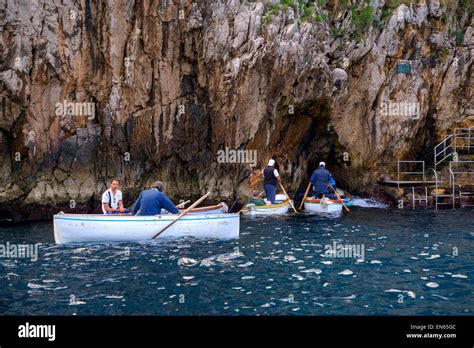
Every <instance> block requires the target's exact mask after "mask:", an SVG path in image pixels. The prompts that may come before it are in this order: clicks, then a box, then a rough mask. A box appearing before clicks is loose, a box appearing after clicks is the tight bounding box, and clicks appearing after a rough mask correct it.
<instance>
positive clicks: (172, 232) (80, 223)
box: [53, 213, 240, 244]
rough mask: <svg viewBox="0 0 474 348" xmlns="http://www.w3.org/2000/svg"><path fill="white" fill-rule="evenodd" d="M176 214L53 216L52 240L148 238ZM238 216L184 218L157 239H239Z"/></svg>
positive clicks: (209, 215)
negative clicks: (186, 237)
mask: <svg viewBox="0 0 474 348" xmlns="http://www.w3.org/2000/svg"><path fill="white" fill-rule="evenodd" d="M176 218H177V215H155V216H131V215H122V216H120V215H96V214H64V213H60V214H56V215H54V218H53V220H54V239H55V241H56V243H58V244H64V243H82V242H126V241H140V240H147V239H151V238H152V237H153V236H154V235H155V234H156V233H158V232H159V231H161V229H162V228H164V227H165V226H167V225H168V224H169V223H170V222H171V221H173V220H174V219H176ZM239 228H240V216H239V214H202V215H185V216H183V217H182V218H181V219H179V220H178V221H177V222H176V223H175V224H173V225H172V226H171V227H170V228H168V229H167V230H166V231H165V232H163V233H162V234H160V235H159V236H158V237H157V238H160V239H162V238H179V237H185V236H190V237H195V238H218V239H231V238H238V237H239Z"/></svg>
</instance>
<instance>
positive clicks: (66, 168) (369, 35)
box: [0, 0, 474, 210]
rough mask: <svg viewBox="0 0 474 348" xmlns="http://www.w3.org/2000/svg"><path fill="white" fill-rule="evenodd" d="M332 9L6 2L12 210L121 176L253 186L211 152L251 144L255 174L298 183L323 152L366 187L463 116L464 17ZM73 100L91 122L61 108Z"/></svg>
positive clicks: (467, 105) (198, 188)
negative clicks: (361, 14)
mask: <svg viewBox="0 0 474 348" xmlns="http://www.w3.org/2000/svg"><path fill="white" fill-rule="evenodd" d="M336 3H337V2H331V4H329V5H327V6H326V7H324V6H325V5H321V6H320V5H316V6H317V11H318V13H320V14H324V15H327V16H328V18H329V20H327V21H326V20H322V21H319V22H317V21H304V20H302V19H301V18H296V17H297V13H295V11H294V10H293V9H292V8H291V6H290V7H288V8H287V10H286V11H283V6H280V10H279V11H275V12H274V13H273V14H272V15H271V16H269V15H268V8H266V6H268V5H265V4H263V3H261V2H249V3H242V2H241V1H238V0H228V1H217V0H210V1H209V2H206V3H199V2H192V1H191V0H183V1H182V2H179V3H176V2H174V3H173V2H161V3H160V4H156V5H153V6H152V5H150V4H148V3H136V2H122V1H118V2H106V3H104V4H101V3H97V2H89V1H86V2H85V3H83V4H82V3H78V2H75V1H72V0H66V1H63V2H61V3H60V2H58V1H57V0H50V1H43V2H31V3H29V2H1V3H0V16H1V18H0V22H1V25H2V35H1V36H0V60H1V62H2V64H0V144H1V149H0V172H1V174H2V177H1V179H0V185H1V186H0V197H1V199H0V200H1V202H2V206H0V210H1V209H2V207H7V208H8V206H10V205H12V204H16V205H25V204H55V203H66V204H67V203H68V202H69V201H70V200H71V199H74V200H76V201H77V202H79V203H86V202H88V201H89V200H92V199H93V200H95V201H96V203H97V207H98V206H99V202H98V200H99V197H100V195H101V193H102V191H103V190H104V189H105V188H106V187H107V186H108V184H109V183H108V180H109V179H110V178H111V177H118V178H120V179H122V184H123V187H122V189H123V191H124V193H125V194H128V193H130V195H131V196H133V195H136V194H137V193H138V192H139V191H140V190H141V189H142V188H143V187H144V186H146V184H147V183H149V182H151V181H153V180H156V179H158V178H161V179H163V180H164V181H165V182H166V185H167V192H168V193H169V194H170V195H171V196H172V197H173V198H187V197H190V196H197V195H199V194H201V193H203V192H205V191H207V190H213V194H215V197H216V198H217V197H218V198H219V200H222V199H231V198H233V197H234V196H238V195H239V194H241V193H244V194H245V193H249V192H250V188H249V185H248V182H247V177H248V175H249V168H248V165H247V164H236V163H217V162H216V153H217V151H218V150H220V149H223V148H225V147H230V148H232V149H236V150H237V149H241V150H244V149H246V150H257V152H258V156H257V162H258V165H257V167H261V166H263V165H265V163H266V161H267V160H268V158H270V157H274V158H275V159H276V160H277V161H278V162H279V163H280V164H281V171H282V174H284V175H285V182H287V186H286V188H287V189H288V190H290V191H293V192H296V190H297V189H301V188H304V187H302V186H304V185H305V183H304V182H305V181H306V179H307V178H306V176H307V175H308V173H309V172H310V171H311V169H312V167H313V166H314V165H316V164H317V163H318V161H319V160H321V159H324V160H326V162H327V163H328V165H329V166H330V169H331V170H332V171H333V172H334V173H336V179H338V181H339V182H340V183H341V185H342V186H346V187H347V188H348V189H359V190H366V189H367V188H368V186H370V185H371V184H372V183H373V182H374V181H375V180H376V179H377V177H376V175H378V174H377V173H379V172H383V169H385V168H386V166H388V165H389V164H387V163H389V162H390V161H395V160H396V159H401V158H406V157H408V159H414V158H415V157H417V156H418V155H419V154H421V153H423V152H429V151H432V149H428V148H423V147H420V144H423V143H427V144H428V143H429V144H431V143H432V139H435V138H437V137H439V136H440V135H441V134H443V132H444V130H445V129H446V128H449V127H452V126H453V125H455V124H459V123H463V122H464V123H467V121H465V117H466V116H465V112H466V110H472V109H473V106H472V99H473V98H472V97H473V96H472V94H473V92H472V87H471V86H472V81H471V80H472V77H471V76H470V72H471V70H472V47H473V45H474V39H473V29H472V19H470V17H469V16H468V15H465V14H464V13H469V10H464V9H459V8H457V6H458V4H453V5H451V4H447V5H445V4H444V3H443V5H442V6H441V5H440V1H438V0H429V1H427V3H426V2H424V1H422V2H419V3H418V4H416V5H410V6H406V5H404V4H402V5H400V6H399V7H398V8H396V9H394V10H393V13H392V14H391V16H389V17H388V18H385V19H383V20H382V19H381V18H380V16H381V14H382V11H383V9H384V6H385V2H384V1H378V0H377V1H375V0H374V1H371V2H370V5H371V6H372V7H373V14H374V16H375V17H377V21H375V20H374V22H373V24H372V25H368V26H366V27H364V28H362V29H361V28H356V26H355V25H354V23H353V20H354V16H353V14H352V11H353V8H352V7H351V8H349V7H347V8H345V7H341V6H339V7H337V4H336ZM335 4H336V5H335ZM333 6H335V8H333ZM459 6H460V5H459ZM470 6H472V5H470ZM182 11H184V12H182ZM183 14H184V16H183ZM455 16H457V17H456V18H454V17H455ZM469 20H470V21H471V22H469ZM332 29H337V30H335V31H333V30H332ZM361 30H362V32H361ZM357 31H358V32H357ZM453 33H457V34H456V35H457V36H455V34H453ZM460 33H464V39H463V40H461V39H462V37H461V36H460ZM459 41H462V42H459ZM401 62H405V63H404V64H409V65H410V68H411V74H402V73H399V72H397V66H398V64H400V63H401ZM63 102H66V103H69V102H77V103H82V102H91V103H94V107H95V115H94V117H86V116H77V115H64V114H58V113H56V104H57V103H63ZM386 102H387V103H390V102H393V103H403V102H408V103H415V104H417V105H418V104H419V108H418V114H417V117H412V118H409V117H408V118H407V117H406V116H403V115H402V116H400V115H385V114H384V112H383V110H382V109H383V108H382V104H383V103H386ZM428 140H429V141H428ZM344 153H347V154H348V155H349V158H350V161H348V162H347V161H343V160H342V157H343V154H344ZM15 154H20V155H21V161H15V158H14V156H15ZM381 162H385V164H382V163H381ZM347 172H349V173H350V175H346V173H347ZM25 195H26V196H27V198H26V200H23V198H24V197H25Z"/></svg>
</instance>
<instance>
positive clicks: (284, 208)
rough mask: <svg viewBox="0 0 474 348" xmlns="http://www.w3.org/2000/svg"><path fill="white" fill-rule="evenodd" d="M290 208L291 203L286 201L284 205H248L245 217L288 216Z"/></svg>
mask: <svg viewBox="0 0 474 348" xmlns="http://www.w3.org/2000/svg"><path fill="white" fill-rule="evenodd" d="M289 208H290V201H289V200H286V201H284V202H282V203H278V204H272V205H255V204H247V206H246V207H245V210H244V212H243V214H245V215H279V214H287V213H288V209H289Z"/></svg>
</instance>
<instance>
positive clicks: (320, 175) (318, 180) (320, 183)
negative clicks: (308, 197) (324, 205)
mask: <svg viewBox="0 0 474 348" xmlns="http://www.w3.org/2000/svg"><path fill="white" fill-rule="evenodd" d="M330 180H331V174H330V173H329V171H328V170H327V169H326V163H324V162H319V167H318V168H317V169H316V170H315V171H314V172H313V175H311V183H312V184H313V190H314V193H315V195H316V196H317V197H318V198H324V197H326V193H327V191H328V187H329V182H330Z"/></svg>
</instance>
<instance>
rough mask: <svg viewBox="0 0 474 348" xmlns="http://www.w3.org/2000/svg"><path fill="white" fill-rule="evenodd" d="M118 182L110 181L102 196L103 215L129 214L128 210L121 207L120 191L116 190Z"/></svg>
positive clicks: (116, 180)
mask: <svg viewBox="0 0 474 348" xmlns="http://www.w3.org/2000/svg"><path fill="white" fill-rule="evenodd" d="M119 186H120V181H119V180H118V179H112V181H111V183H110V188H109V189H107V190H106V191H105V192H104V193H103V194H102V200H101V202H102V211H103V212H104V214H121V213H126V214H127V213H129V211H128V209H126V208H124V207H123V202H122V191H120V190H119V189H118V188H119Z"/></svg>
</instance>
